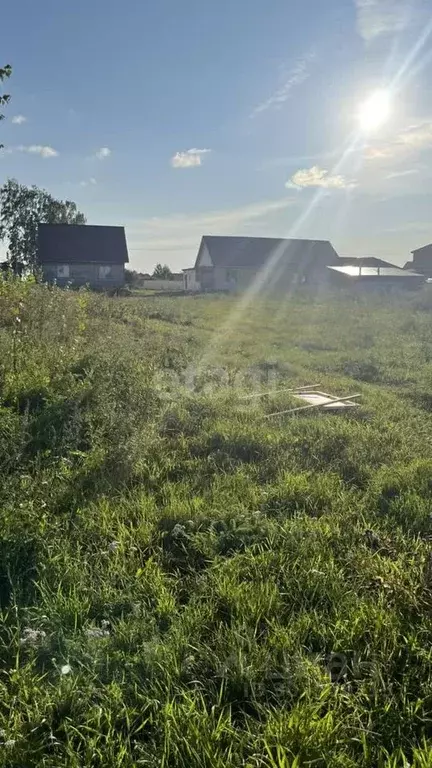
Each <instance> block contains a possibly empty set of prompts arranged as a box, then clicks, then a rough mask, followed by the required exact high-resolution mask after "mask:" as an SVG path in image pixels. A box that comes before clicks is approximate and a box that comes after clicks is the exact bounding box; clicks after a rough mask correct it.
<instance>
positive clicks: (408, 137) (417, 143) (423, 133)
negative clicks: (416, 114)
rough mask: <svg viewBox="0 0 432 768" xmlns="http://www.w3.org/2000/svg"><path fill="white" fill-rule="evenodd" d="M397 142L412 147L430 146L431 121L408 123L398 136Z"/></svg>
mask: <svg viewBox="0 0 432 768" xmlns="http://www.w3.org/2000/svg"><path fill="white" fill-rule="evenodd" d="M397 142H398V143H399V144H404V145H406V146H408V147H413V148H414V149H416V148H420V149H422V148H423V147H428V146H432V122H425V123H420V124H419V125H410V126H409V127H408V128H407V129H406V130H405V131H403V132H402V133H401V134H400V135H399V136H398V139H397Z"/></svg>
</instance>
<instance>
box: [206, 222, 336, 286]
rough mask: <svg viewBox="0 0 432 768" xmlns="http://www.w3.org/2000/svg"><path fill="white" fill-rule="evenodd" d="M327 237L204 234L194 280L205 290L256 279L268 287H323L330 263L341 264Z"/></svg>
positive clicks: (247, 283)
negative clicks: (289, 237)
mask: <svg viewBox="0 0 432 768" xmlns="http://www.w3.org/2000/svg"><path fill="white" fill-rule="evenodd" d="M338 258H339V257H338V254H337V253H336V251H335V250H334V248H333V246H332V245H331V244H330V242H329V241H328V240H291V239H282V238H273V237H223V236H213V235H211V236H209V235H205V236H204V237H203V238H202V240H201V244H200V247H199V251H198V255H197V258H196V261H195V267H194V269H195V273H196V275H195V280H196V281H197V282H198V283H199V284H200V287H201V290H204V291H241V290H245V289H246V288H247V287H248V286H249V285H251V284H252V283H253V282H254V281H259V282H260V284H261V285H262V286H263V287H265V288H276V287H278V288H282V289H288V288H289V287H291V286H293V285H299V284H308V285H314V286H315V287H319V286H322V285H323V284H324V283H325V282H326V280H327V279H328V271H327V266H328V265H331V264H337V263H338Z"/></svg>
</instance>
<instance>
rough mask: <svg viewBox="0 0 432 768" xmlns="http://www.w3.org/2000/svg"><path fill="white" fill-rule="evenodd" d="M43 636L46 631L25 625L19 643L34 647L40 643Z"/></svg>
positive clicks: (44, 636)
mask: <svg viewBox="0 0 432 768" xmlns="http://www.w3.org/2000/svg"><path fill="white" fill-rule="evenodd" d="M45 638H46V632H44V631H43V629H31V627H26V628H25V629H24V631H23V634H22V637H21V638H20V645H22V646H33V647H35V646H37V645H40V644H41V643H42V641H43V640H45Z"/></svg>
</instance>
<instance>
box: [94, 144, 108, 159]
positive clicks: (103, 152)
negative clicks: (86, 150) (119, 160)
mask: <svg viewBox="0 0 432 768" xmlns="http://www.w3.org/2000/svg"><path fill="white" fill-rule="evenodd" d="M110 155H111V150H110V148H109V147H101V148H100V149H98V150H97V152H96V153H95V157H97V159H98V160H106V158H107V157H109V156H110Z"/></svg>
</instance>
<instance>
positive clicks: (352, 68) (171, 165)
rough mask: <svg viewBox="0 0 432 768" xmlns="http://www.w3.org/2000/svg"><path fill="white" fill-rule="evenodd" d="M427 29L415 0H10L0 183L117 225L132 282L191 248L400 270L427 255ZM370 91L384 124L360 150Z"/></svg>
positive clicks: (425, 1)
mask: <svg viewBox="0 0 432 768" xmlns="http://www.w3.org/2000/svg"><path fill="white" fill-rule="evenodd" d="M431 22H432V8H431V7H430V0H325V2H324V0H302V2H300V1H297V0H291V1H290V0H218V1H217V2H211V3H202V2H198V0H182V1H181V2H179V0H158V2H151V1H150V0H144V2H141V3H140V2H137V1H136V0H134V2H132V0H123V3H122V4H119V3H118V2H114V1H113V0H104V1H103V2H102V0H91V2H89V0H86V2H84V0H75V2H74V3H73V4H66V3H59V2H58V0H56V1H54V0H41V2H40V3H35V2H34V1H33V0H15V3H13V4H10V5H9V7H8V8H7V9H6V10H4V11H3V13H2V28H3V32H4V34H3V40H2V46H1V57H0V58H1V61H0V63H1V64H6V63H10V64H11V65H12V67H13V77H12V78H11V79H10V81H9V83H8V84H7V89H8V91H9V92H10V93H11V95H12V100H11V102H10V105H9V106H8V107H7V109H6V113H7V120H5V121H3V122H2V123H1V125H0V138H1V141H2V142H3V143H4V144H5V150H3V152H2V153H1V154H2V157H1V158H0V182H3V181H4V180H5V179H6V178H8V177H14V178H17V179H18V180H19V181H21V182H23V183H26V184H36V185H38V186H42V187H45V188H46V189H48V190H49V191H50V192H51V193H52V194H54V195H55V196H58V197H61V198H69V199H73V200H75V201H76V202H77V204H78V206H79V208H80V209H81V210H82V211H83V212H84V213H85V214H86V215H87V218H88V222H89V223H92V224H123V225H125V226H126V232H127V238H128V244H129V249H130V257H131V262H132V266H133V267H135V268H136V269H141V270H150V269H151V268H152V267H153V266H154V264H155V263H156V262H158V261H161V262H163V263H168V264H170V266H171V267H173V268H175V269H181V268H182V267H186V266H190V265H191V264H192V263H193V261H194V258H195V255H196V252H197V249H198V245H199V240H200V237H201V235H203V234H245V235H265V236H275V237H289V236H297V237H309V238H324V239H330V240H331V241H332V243H333V245H334V246H335V248H336V249H337V250H338V252H339V253H340V254H341V255H342V254H343V255H357V256H360V255H379V256H382V257H384V258H385V257H387V258H388V259H389V260H392V261H394V262H395V263H401V262H404V261H406V260H407V259H408V258H409V252H410V250H412V249H413V248H415V247H418V246H419V245H423V244H425V243H426V242H430V241H432V219H431V203H430V189H431V182H432V58H431V54H430V52H431V50H432V46H431V43H432V35H429V33H430V32H432V23H431ZM430 23H431V28H430V29H429V27H428V25H429V24H430ZM5 33H6V34H5ZM376 88H386V89H390V92H391V98H392V113H391V115H390V119H389V120H388V122H387V123H386V124H385V125H384V126H382V127H381V128H380V129H378V130H376V131H375V132H373V133H370V134H367V135H364V134H361V135H360V134H359V131H358V120H357V113H358V109H359V105H360V104H361V103H362V102H363V101H364V99H366V98H367V97H368V95H369V94H370V93H371V92H373V91H374V90H375V89H376Z"/></svg>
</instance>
